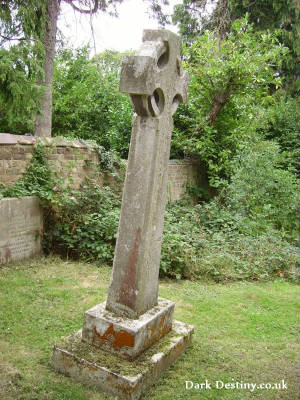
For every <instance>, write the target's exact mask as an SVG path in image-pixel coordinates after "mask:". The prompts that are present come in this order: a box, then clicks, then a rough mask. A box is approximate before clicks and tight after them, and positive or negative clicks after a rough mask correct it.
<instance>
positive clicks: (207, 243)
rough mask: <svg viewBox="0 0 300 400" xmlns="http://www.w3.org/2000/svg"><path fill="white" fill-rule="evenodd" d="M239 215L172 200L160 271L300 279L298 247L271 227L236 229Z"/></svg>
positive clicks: (217, 278) (179, 274) (218, 276)
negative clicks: (251, 229) (253, 232)
mask: <svg viewBox="0 0 300 400" xmlns="http://www.w3.org/2000/svg"><path fill="white" fill-rule="evenodd" d="M238 222H239V221H238V218H237V217H236V218H234V214H233V213H232V211H231V210H230V209H228V208H227V209H226V208H224V207H223V208H220V207H218V206H216V203H214V202H213V203H211V204H210V205H209V204H204V205H197V206H191V205H190V206H188V204H187V203H186V202H177V204H169V205H168V207H167V211H166V218H165V230H164V236H163V245H162V258H161V269H160V275H161V276H168V277H171V278H176V279H180V278H188V279H208V280H214V281H216V282H221V281H222V282H224V281H232V280H268V279H273V278H274V277H276V276H280V277H286V278H287V279H290V280H293V281H297V280H299V270H298V269H299V249H298V248H297V247H296V246H294V245H292V244H290V243H289V242H287V241H286V240H284V239H283V237H282V235H281V234H280V233H279V232H278V231H275V230H272V229H269V230H267V231H266V232H261V233H259V234H256V235H251V234H249V232H247V233H245V234H243V233H240V232H239V231H238V229H237V225H238Z"/></svg>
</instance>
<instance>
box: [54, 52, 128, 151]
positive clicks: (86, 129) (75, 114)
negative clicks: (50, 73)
mask: <svg viewBox="0 0 300 400" xmlns="http://www.w3.org/2000/svg"><path fill="white" fill-rule="evenodd" d="M121 60H122V54H120V53H117V52H113V51H105V52H104V53H102V54H100V55H97V56H96V57H95V58H94V59H93V60H90V59H89V57H88V49H87V48H83V49H78V50H75V51H72V50H70V49H66V50H63V51H61V52H60V53H59V54H58V56H57V58H56V62H55V71H54V84H53V129H52V130H53V136H56V135H61V136H67V137H76V138H82V139H92V140H95V141H96V142H97V143H98V144H99V145H101V146H103V147H104V148H105V149H106V150H114V151H116V152H117V153H118V154H119V155H120V156H122V157H124V158H126V157H127V152H128V146H129V138H130V132H131V118H132V112H133V111H132V106H131V105H130V101H129V98H128V96H127V95H124V94H121V93H120V92H119V73H120V66H121Z"/></svg>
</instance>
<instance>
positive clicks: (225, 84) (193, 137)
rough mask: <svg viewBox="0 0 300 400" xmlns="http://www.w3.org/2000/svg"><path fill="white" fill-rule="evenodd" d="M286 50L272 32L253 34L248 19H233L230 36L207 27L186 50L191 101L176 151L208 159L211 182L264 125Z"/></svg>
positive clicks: (182, 115)
mask: <svg viewBox="0 0 300 400" xmlns="http://www.w3.org/2000/svg"><path fill="white" fill-rule="evenodd" d="M285 53H286V49H285V48H283V47H282V46H280V45H279V44H278V42H277V40H276V37H275V36H274V35H273V34H270V33H264V34H257V33H254V32H253V28H252V26H251V25H249V24H248V21H247V18H244V19H241V20H237V21H235V22H234V24H233V26H232V31H231V32H230V33H229V34H228V37H227V39H226V40H223V41H221V42H220V41H219V39H218V38H217V37H216V36H215V35H214V34H212V33H211V32H208V31H207V32H206V33H205V34H203V35H202V36H200V37H199V38H198V39H197V40H196V41H195V42H194V43H193V44H192V45H191V46H190V47H189V48H186V50H185V60H186V62H185V64H186V65H185V67H186V69H188V70H189V72H190V75H191V82H190V87H189V102H188V104H187V105H185V106H182V107H180V108H179V110H178V112H177V115H176V116H175V132H174V144H173V149H172V151H173V154H176V153H177V154H178V153H179V152H180V151H181V153H190V154H192V155H194V156H197V157H199V158H200V160H201V161H203V162H205V164H206V167H207V170H208V175H209V178H210V182H211V184H212V185H214V186H218V185H219V182H220V179H223V178H227V179H228V178H229V176H230V173H231V170H230V165H231V164H230V163H231V160H232V157H233V156H234V154H235V153H236V151H237V148H238V147H239V146H240V145H241V144H242V143H245V142H250V143H251V142H252V141H253V140H256V137H257V133H256V132H257V130H259V129H261V128H262V127H264V126H265V125H266V122H267V121H266V116H265V113H264V110H265V107H267V106H268V104H269V103H270V102H272V101H273V100H272V97H271V96H270V94H269V88H270V85H274V86H276V87H279V86H280V84H281V80H280V78H279V77H276V76H274V69H273V68H274V65H276V64H280V58H281V56H282V55H284V54H285ZM174 149H175V151H174ZM179 154H180V153H179Z"/></svg>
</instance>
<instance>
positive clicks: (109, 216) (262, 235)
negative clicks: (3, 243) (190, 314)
mask: <svg viewBox="0 0 300 400" xmlns="http://www.w3.org/2000/svg"><path fill="white" fill-rule="evenodd" d="M100 150H101V149H100ZM101 154H102V157H103V154H105V157H104V158H103V163H102V164H101V167H100V168H101V171H113V173H115V171H116V168H117V166H118V164H117V163H118V161H117V159H116V157H115V155H110V154H109V153H107V152H104V150H103V149H102V150H101ZM280 162H281V155H280V153H279V148H278V145H277V146H276V144H274V143H272V142H271V143H269V144H268V143H266V142H264V143H261V144H257V145H255V146H254V147H253V148H252V149H247V151H246V149H244V151H241V152H240V153H239V154H238V155H237V156H236V158H235V160H234V164H235V166H234V170H235V171H236V172H235V174H234V175H233V178H232V182H231V183H230V184H229V185H228V187H227V188H226V189H223V191H222V193H220V194H219V195H218V196H217V197H216V198H215V199H214V200H213V201H211V202H209V203H202V204H198V205H192V204H191V202H190V200H189V199H186V200H184V201H180V202H175V203H169V204H168V205H167V210H166V216H165V229H164V234H163V243H162V256H161V268H160V274H161V276H168V277H172V278H176V279H181V278H191V279H203V278H206V279H213V280H215V281H226V280H241V279H248V280H265V279H272V278H274V276H280V277H286V278H287V279H291V280H297V279H298V275H297V272H296V271H297V267H298V266H299V257H298V249H297V247H295V246H294V245H293V244H291V243H289V242H288V241H287V239H288V240H290V241H292V240H293V230H296V229H298V227H297V221H298V220H299V217H298V214H299V210H298V208H297V198H298V190H297V186H296V183H295V180H294V177H293V175H291V174H290V173H289V172H286V171H284V170H282V169H281V168H280ZM119 167H120V166H118V168H119ZM0 192H1V193H2V196H6V197H7V196H9V197H10V196H16V197H19V196H24V195H32V194H34V195H37V196H39V197H40V199H41V204H42V206H43V208H44V217H45V232H44V239H43V246H44V250H45V251H46V253H58V254H60V255H61V256H63V257H67V258H75V259H79V258H81V259H85V260H88V261H96V262H98V263H102V262H109V263H111V262H112V259H113V254H114V246H115V238H116V234H117V227H118V220H119V213H120V203H121V199H120V193H121V191H120V189H119V188H118V187H117V186H116V185H112V186H111V187H110V186H99V184H97V182H96V181H94V180H93V179H89V180H87V181H86V182H85V183H84V184H82V185H81V187H80V188H79V189H72V188H71V187H69V186H67V184H66V183H64V182H63V181H62V179H61V178H59V177H58V176H57V174H56V173H55V171H54V170H53V168H51V167H50V165H49V163H48V161H47V153H46V149H45V147H43V146H41V145H37V146H36V148H35V152H34V155H33V158H32V161H31V163H30V164H29V166H28V168H27V171H26V173H25V175H24V176H23V177H22V178H20V179H19V180H18V181H17V182H16V183H15V185H13V186H12V187H10V188H4V187H2V188H1V191H0Z"/></svg>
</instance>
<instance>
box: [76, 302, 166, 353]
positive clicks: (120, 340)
mask: <svg viewBox="0 0 300 400" xmlns="http://www.w3.org/2000/svg"><path fill="white" fill-rule="evenodd" d="M173 311H174V303H173V302H172V301H169V300H165V299H158V305H157V306H156V307H154V308H152V309H150V310H149V311H148V312H146V313H145V314H142V315H141V316H140V318H139V319H130V318H121V317H118V316H117V315H115V314H113V313H111V312H109V311H107V310H105V302H104V303H101V304H98V305H97V306H95V307H93V308H91V309H90V310H88V311H86V312H85V315H84V323H83V330H82V340H84V341H85V342H87V343H90V344H92V345H94V346H96V347H102V349H103V350H106V351H108V352H110V353H116V354H119V355H120V356H121V357H124V358H128V359H134V358H136V357H137V356H138V355H139V354H140V353H141V352H142V351H144V350H145V349H147V348H148V347H149V346H150V345H151V344H152V343H154V342H155V341H157V340H158V339H160V338H161V337H163V336H164V335H165V334H166V333H168V332H169V331H170V330H171V329H172V319H173Z"/></svg>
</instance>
